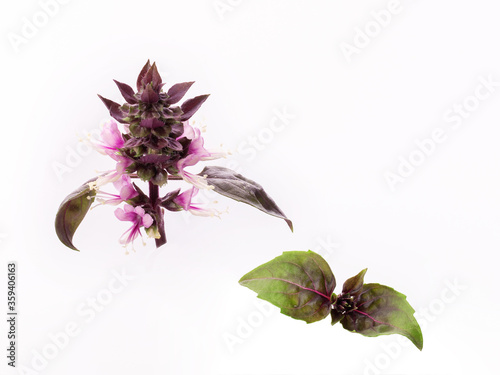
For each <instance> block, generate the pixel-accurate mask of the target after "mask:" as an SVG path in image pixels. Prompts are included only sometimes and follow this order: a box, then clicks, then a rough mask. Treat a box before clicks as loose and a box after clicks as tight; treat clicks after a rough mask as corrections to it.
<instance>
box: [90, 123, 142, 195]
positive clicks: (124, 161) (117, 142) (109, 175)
mask: <svg viewBox="0 0 500 375" xmlns="http://www.w3.org/2000/svg"><path fill="white" fill-rule="evenodd" d="M124 144H125V141H124V140H123V136H122V133H121V132H120V130H119V129H118V125H117V123H116V122H115V121H114V120H110V121H108V122H106V123H105V124H104V127H103V129H102V131H101V140H100V141H97V142H93V145H94V147H95V148H96V149H97V151H99V152H100V153H101V154H103V155H108V156H109V157H111V158H112V159H113V160H115V161H116V168H115V169H114V170H111V171H108V172H106V173H105V174H104V175H102V176H100V177H99V178H98V179H97V180H96V181H95V182H93V183H91V184H90V185H91V186H90V187H91V188H92V189H97V188H99V187H100V186H103V185H106V184H108V183H110V182H115V181H117V180H119V179H120V177H122V175H123V174H124V173H125V170H126V169H127V167H128V166H129V165H131V164H132V160H130V159H129V158H127V157H126V156H123V155H121V154H120V151H119V149H120V148H122V147H123V146H124Z"/></svg>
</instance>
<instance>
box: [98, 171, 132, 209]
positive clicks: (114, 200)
mask: <svg viewBox="0 0 500 375" xmlns="http://www.w3.org/2000/svg"><path fill="white" fill-rule="evenodd" d="M113 185H114V187H115V188H116V190H118V191H119V194H110V193H106V192H103V191H99V193H97V200H98V201H99V202H101V204H110V205H113V206H116V205H118V204H120V203H122V202H124V201H128V200H129V199H132V198H135V197H137V196H138V195H139V193H138V192H137V191H136V190H135V189H134V185H132V181H131V180H130V177H129V176H128V175H126V174H124V175H122V176H121V178H120V179H118V180H117V181H115V182H114V183H113Z"/></svg>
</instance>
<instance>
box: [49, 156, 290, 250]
mask: <svg viewBox="0 0 500 375" xmlns="http://www.w3.org/2000/svg"><path fill="white" fill-rule="evenodd" d="M149 157H151V158H153V157H154V158H161V157H162V156H161V155H147V156H145V157H144V158H149ZM151 161H153V162H156V163H158V162H161V160H157V159H155V160H151ZM200 174H201V175H202V176H206V178H207V181H208V183H209V184H210V185H212V186H214V190H215V191H216V192H217V193H219V194H221V195H224V196H226V197H229V198H231V199H234V200H236V201H239V202H243V203H247V204H249V205H251V206H253V207H255V208H258V209H259V210H261V211H263V212H265V213H267V214H269V215H272V216H275V217H278V218H281V219H283V220H285V221H286V223H287V224H288V226H289V227H290V229H291V230H293V226H292V222H291V221H290V220H289V219H288V218H287V217H286V216H285V214H284V213H283V211H281V210H280V209H279V207H278V206H277V205H276V203H275V202H274V200H273V199H272V198H271V197H269V195H267V193H266V192H265V191H264V189H263V188H262V186H260V185H259V184H257V183H256V182H254V181H252V180H249V179H247V178H245V177H243V176H242V175H240V174H238V173H236V172H235V171H232V170H231V169H228V168H223V167H205V169H203V171H202V172H201V173H200ZM95 180H96V178H94V179H92V180H89V181H87V182H86V183H85V184H83V185H82V186H80V187H79V188H78V189H77V190H75V191H74V192H73V193H71V194H70V195H69V196H67V197H66V199H64V201H63V202H62V204H61V206H60V207H59V210H58V212H57V214H56V221H55V228H56V233H57V236H58V237H59V239H60V240H61V242H62V243H63V244H64V245H66V246H67V247H69V248H71V249H73V250H77V251H78V249H77V248H76V247H75V246H74V245H73V236H74V234H75V232H76V230H77V228H78V226H79V225H80V223H81V222H82V220H83V219H84V217H85V215H86V214H87V212H88V211H89V208H90V206H91V205H92V203H93V201H94V199H95V194H96V192H95V190H90V188H89V185H88V183H89V182H92V181H95Z"/></svg>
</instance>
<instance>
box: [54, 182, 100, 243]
mask: <svg viewBox="0 0 500 375" xmlns="http://www.w3.org/2000/svg"><path fill="white" fill-rule="evenodd" d="M96 179H97V177H96V178H93V179H91V180H89V181H87V182H86V183H84V184H83V185H82V186H80V187H79V188H78V189H77V190H75V191H74V192H72V193H71V194H70V195H68V196H67V197H66V198H65V199H64V201H63V202H62V203H61V206H59V210H58V211H57V214H56V222H55V227H56V233H57V237H59V240H61V242H62V243H63V244H64V245H66V246H67V247H69V248H70V249H73V250H76V251H79V250H78V249H77V248H76V247H75V246H74V245H73V235H74V234H75V232H76V230H77V228H78V226H79V225H80V223H81V222H82V220H83V218H84V217H85V215H86V214H87V212H88V211H89V208H90V206H91V205H92V203H93V202H94V199H95V194H96V191H95V190H90V188H89V185H88V183H89V182H92V181H95V180H96Z"/></svg>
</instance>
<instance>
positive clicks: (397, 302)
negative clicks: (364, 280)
mask: <svg viewBox="0 0 500 375" xmlns="http://www.w3.org/2000/svg"><path fill="white" fill-rule="evenodd" d="M414 313H415V310H414V309H413V308H412V307H411V306H410V304H409V303H408V302H407V301H406V296H405V295H404V294H401V293H399V292H397V291H395V290H394V289H392V288H389V287H388V286H385V285H380V284H365V285H363V288H362V289H361V290H360V292H359V295H358V296H357V299H356V308H355V309H354V310H352V311H349V312H348V313H347V314H345V316H344V318H343V319H342V320H341V324H342V326H343V327H344V328H345V329H347V330H348V331H351V332H357V333H360V334H362V335H364V336H380V335H390V334H394V333H397V334H400V335H403V336H406V337H407V338H408V339H410V340H411V342H413V344H415V346H416V347H417V348H418V349H420V350H422V347H423V337H422V331H421V330H420V326H419V325H418V322H417V320H416V319H415V317H414V316H413V314H414Z"/></svg>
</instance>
